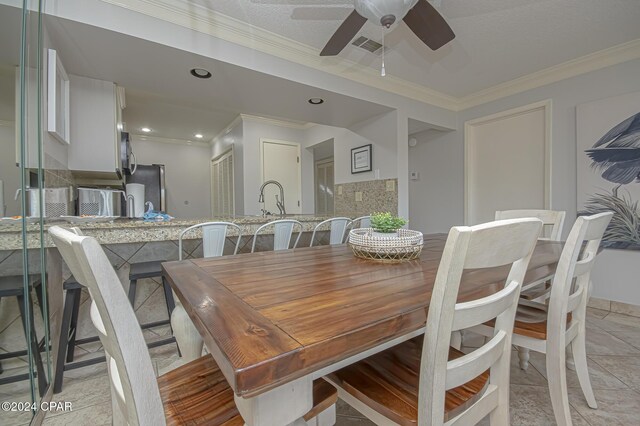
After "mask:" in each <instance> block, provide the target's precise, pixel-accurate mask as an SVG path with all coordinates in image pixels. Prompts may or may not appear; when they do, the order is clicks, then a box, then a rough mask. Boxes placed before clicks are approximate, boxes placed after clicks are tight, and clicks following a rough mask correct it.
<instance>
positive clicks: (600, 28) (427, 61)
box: [188, 0, 640, 97]
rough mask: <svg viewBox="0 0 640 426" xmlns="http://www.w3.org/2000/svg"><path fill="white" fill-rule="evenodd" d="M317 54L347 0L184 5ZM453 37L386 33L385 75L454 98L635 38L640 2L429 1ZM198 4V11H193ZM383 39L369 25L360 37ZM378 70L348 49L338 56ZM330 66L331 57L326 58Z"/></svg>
mask: <svg viewBox="0 0 640 426" xmlns="http://www.w3.org/2000/svg"><path fill="white" fill-rule="evenodd" d="M188 1H189V3H190V4H192V5H193V7H194V8H195V9H197V10H202V8H208V9H212V10H215V11H217V12H220V13H222V14H225V15H228V16H231V17H233V18H236V19H239V20H242V21H245V22H248V23H250V24H252V25H255V26H257V27H260V28H263V29H266V30H269V31H272V32H274V33H277V34H279V35H282V36H285V37H287V38H290V39H293V40H296V41H298V42H301V43H304V44H307V45H309V46H312V47H314V48H316V49H321V48H322V47H323V46H324V44H325V43H326V42H327V40H329V38H330V37H331V35H332V34H333V32H334V31H335V30H336V29H337V28H338V26H339V25H340V23H341V22H342V20H343V19H344V18H345V17H346V16H347V15H348V14H349V13H351V11H352V10H353V7H352V5H353V1H352V0H224V1H220V0H217V1H213V0H188ZM432 3H433V4H435V5H436V6H437V7H438V8H439V10H440V11H441V13H442V14H443V16H444V17H445V18H446V19H447V21H448V22H449V24H450V25H451V27H452V28H453V30H454V32H455V33H456V39H455V40H454V41H453V42H451V43H450V44H448V45H446V46H444V47H443V48H441V49H440V50H438V51H437V52H433V51H431V50H430V49H429V48H428V47H426V46H424V45H423V44H422V43H421V42H420V41H419V40H418V39H417V37H416V36H415V35H413V33H412V32H411V31H410V30H409V29H408V28H407V27H406V26H405V25H404V24H403V23H400V24H397V25H395V26H394V28H392V30H391V31H390V33H388V35H387V36H386V44H387V46H388V47H389V48H390V52H389V54H388V55H387V60H386V69H387V73H388V74H390V75H394V76H397V77H399V78H403V79H405V80H408V81H411V82H414V83H418V84H421V85H424V86H426V87H429V88H431V89H434V90H437V91H439V92H443V93H446V94H449V95H452V96H456V97H463V96H467V95H470V94H472V93H475V92H478V91H480V90H482V89H486V88H488V87H491V86H494V85H496V84H499V83H502V82H505V81H509V80H512V79H515V78H518V77H521V76H524V75H527V74H530V73H533V72H535V71H539V70H542V69H545V68H548V67H551V66H554V65H557V64H560V63H563V62H566V61H569V60H571V59H575V58H578V57H580V56H584V55H587V54H589V53H593V52H596V51H599V50H602V49H606V48H608V47H612V46H615V45H618V44H621V43H624V42H627V41H631V40H635V39H639V38H640V25H639V23H640V1H639V0H434V1H432ZM198 6H201V7H198ZM361 33H362V34H364V35H365V36H368V37H370V38H373V39H374V40H380V38H381V29H380V27H378V26H375V25H374V24H371V23H367V24H366V25H365V27H364V28H363V31H362V32H361ZM340 56H341V57H343V58H347V59H350V60H353V61H355V62H358V63H360V64H362V65H367V66H370V67H373V68H376V69H377V68H379V66H380V58H379V57H378V56H376V55H373V54H371V53H368V52H365V51H363V50H361V49H359V48H356V47H353V46H349V47H347V48H346V49H345V50H344V51H343V52H342V53H341V55H340ZM326 60H327V61H331V60H333V59H331V58H328V59H326Z"/></svg>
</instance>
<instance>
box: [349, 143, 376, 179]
mask: <svg viewBox="0 0 640 426" xmlns="http://www.w3.org/2000/svg"><path fill="white" fill-rule="evenodd" d="M371 170H372V156H371V144H369V145H363V146H359V147H357V148H353V149H351V174H356V173H363V172H370V171H371Z"/></svg>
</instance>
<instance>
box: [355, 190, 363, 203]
mask: <svg viewBox="0 0 640 426" xmlns="http://www.w3.org/2000/svg"><path fill="white" fill-rule="evenodd" d="M356 201H362V192H361V191H358V192H356Z"/></svg>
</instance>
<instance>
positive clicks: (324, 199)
mask: <svg viewBox="0 0 640 426" xmlns="http://www.w3.org/2000/svg"><path fill="white" fill-rule="evenodd" d="M333 174H334V173H333V158H330V159H326V160H320V161H317V162H316V173H315V176H316V185H315V186H316V214H318V215H333V210H334V209H333V204H334V203H333V178H334V176H333Z"/></svg>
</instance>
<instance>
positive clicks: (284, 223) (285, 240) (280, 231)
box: [251, 219, 302, 253]
mask: <svg viewBox="0 0 640 426" xmlns="http://www.w3.org/2000/svg"><path fill="white" fill-rule="evenodd" d="M270 227H273V250H274V251H277V250H287V249H288V248H289V246H290V245H291V237H292V236H293V232H294V229H295V228H297V232H298V237H297V238H296V241H295V243H294V244H293V247H291V248H296V247H297V246H298V242H299V241H300V235H301V234H302V224H301V223H300V222H298V221H297V220H293V219H281V220H274V221H271V222H269V223H265V224H264V225H262V226H261V227H259V228H258V229H256V232H255V233H254V234H253V244H251V253H254V252H255V251H256V241H257V240H258V236H259V235H260V234H261V233H262V232H263V231H264V230H265V229H267V228H270Z"/></svg>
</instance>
